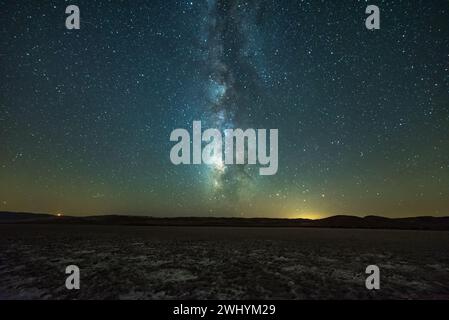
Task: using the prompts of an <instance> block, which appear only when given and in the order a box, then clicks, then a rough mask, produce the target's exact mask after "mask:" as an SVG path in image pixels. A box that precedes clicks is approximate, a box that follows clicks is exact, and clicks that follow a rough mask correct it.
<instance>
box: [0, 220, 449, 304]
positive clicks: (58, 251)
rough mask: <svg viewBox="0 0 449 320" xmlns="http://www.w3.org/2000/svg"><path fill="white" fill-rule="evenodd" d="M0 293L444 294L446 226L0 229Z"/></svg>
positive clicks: (448, 278) (448, 276)
mask: <svg viewBox="0 0 449 320" xmlns="http://www.w3.org/2000/svg"><path fill="white" fill-rule="evenodd" d="M71 264H75V265H77V266H79V268H80V269H81V290H79V291H68V290H67V289H66V288H65V278H66V275H65V268H66V266H67V265H71ZM370 264H376V265H378V266H379V267H380V269H381V290H379V291H377V292H372V291H368V290H367V289H366V288H365V277H366V275H365V273H364V271H365V268H366V267H367V266H368V265H370ZM0 298H1V299H67V298H70V299H449V232H446V231H399V230H359V229H319V228H312V229H307V228H255V227H252V228H237V227H168V226H166V227H154V226H142V227H138V226H88V225H84V226H78V225H43V224H40V225H33V224H25V225H20V224H18V225H15V224H9V225H0Z"/></svg>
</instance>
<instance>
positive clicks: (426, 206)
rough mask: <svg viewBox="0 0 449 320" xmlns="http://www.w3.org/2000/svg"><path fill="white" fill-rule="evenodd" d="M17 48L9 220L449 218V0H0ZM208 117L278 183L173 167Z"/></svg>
mask: <svg viewBox="0 0 449 320" xmlns="http://www.w3.org/2000/svg"><path fill="white" fill-rule="evenodd" d="M69 4H76V5H78V6H79V8H80V11H81V29H80V30H67V29H66V28H65V19H66V17H67V15H66V14H65V8H66V6H67V5H69ZM368 4H374V5H377V6H379V8H380V12H381V29H380V30H375V31H369V30H367V29H366V27H365V19H366V17H367V15H366V14H365V9H366V6H367V5H368ZM0 44H1V45H0V211H31V212H49V213H64V214H73V215H86V214H112V213H113V214H138V215H143V214H145V215H153V216H187V215H188V216H243V217H255V216H260V217H286V218H301V217H303V218H319V217H323V216H329V215H334V214H351V215H360V216H365V215H383V216H390V217H402V216H417V215H434V216H441V215H449V2H448V1H443V0H432V1H428V0H422V1H417V0H414V1H409V0H407V1H400V0H394V1H381V0H373V1H371V2H366V1H346V0H345V1H335V0H322V1H318V0H315V1H312V0H305V1H299V0H297V1H287V0H269V1H264V0H261V1H256V0H246V1H243V0H241V1H240V0H226V1H223V0H190V1H179V0H178V1H171V0H151V1H150V0H148V1H139V0H137V1H119V0H113V1H87V0H74V1H70V2H68V1H15V0H14V1H13V0H8V1H4V0H0ZM194 120H201V121H202V122H203V127H205V128H211V127H214V128H220V129H224V128H243V129H245V128H265V129H279V170H278V173H277V174H276V175H274V176H260V175H259V174H258V169H259V166H249V165H244V166H242V165H240V166H225V167H221V166H208V165H190V166H188V165H184V166H175V165H173V164H172V163H171V161H170V150H171V148H172V147H173V145H174V143H173V142H170V133H171V132H172V131H173V130H174V129H176V128H185V129H187V130H189V131H190V132H191V130H192V122H193V121H194Z"/></svg>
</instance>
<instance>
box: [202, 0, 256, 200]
mask: <svg viewBox="0 0 449 320" xmlns="http://www.w3.org/2000/svg"><path fill="white" fill-rule="evenodd" d="M260 10H261V8H260V7H259V5H257V1H239V0H236V1H220V0H209V1H208V11H207V18H206V19H205V20H204V21H205V25H204V31H203V32H204V34H203V35H202V37H201V39H204V40H203V42H202V46H203V50H204V52H205V55H204V56H205V63H206V66H207V67H206V75H207V81H206V94H207V98H208V104H207V106H206V108H207V120H208V121H207V122H208V123H210V124H211V126H212V127H214V128H218V129H220V130H223V129H226V128H243V127H242V126H245V125H246V126H248V125H250V123H249V122H248V119H247V114H248V113H249V112H250V104H252V103H251V101H252V99H253V98H254V92H256V93H258V92H259V91H260V85H259V83H260V82H261V80H262V79H261V77H260V74H259V73H258V69H257V55H258V53H259V50H260V49H259V47H258V45H259V44H258V43H257V42H256V40H255V37H254V35H255V34H256V33H257V15H258V12H259V11H260ZM251 93H253V94H251ZM251 180H252V178H251V175H250V174H249V173H248V172H247V170H246V168H245V166H244V165H239V166H226V165H224V163H223V159H217V161H216V164H215V166H214V167H213V168H212V172H211V184H212V187H213V188H214V190H215V194H214V197H215V199H216V200H217V201H222V202H223V203H225V204H226V203H227V204H229V205H231V206H234V205H235V201H238V200H239V193H240V191H241V188H248V187H249V186H248V184H250V183H251Z"/></svg>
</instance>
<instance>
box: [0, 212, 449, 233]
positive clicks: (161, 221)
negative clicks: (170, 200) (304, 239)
mask: <svg viewBox="0 0 449 320" xmlns="http://www.w3.org/2000/svg"><path fill="white" fill-rule="evenodd" d="M0 223H1V224H83V225H133V226H222V227H226V226H228V227H310V228H361V229H402V230H449V217H430V216H422V217H410V218H386V217H380V216H366V217H357V216H348V215H337V216H331V217H328V218H323V219H318V220H309V219H279V218H215V217H177V218H158V217H150V216H125V215H99V216H83V217H74V216H56V215H51V214H44V213H27V212H0Z"/></svg>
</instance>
